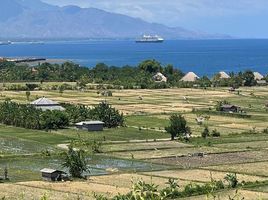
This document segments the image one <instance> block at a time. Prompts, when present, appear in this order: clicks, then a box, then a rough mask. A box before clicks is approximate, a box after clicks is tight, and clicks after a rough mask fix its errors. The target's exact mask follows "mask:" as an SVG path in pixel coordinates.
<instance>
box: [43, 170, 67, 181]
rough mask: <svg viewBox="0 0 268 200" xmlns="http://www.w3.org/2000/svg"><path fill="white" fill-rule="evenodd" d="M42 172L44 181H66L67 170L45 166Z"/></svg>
mask: <svg viewBox="0 0 268 200" xmlns="http://www.w3.org/2000/svg"><path fill="white" fill-rule="evenodd" d="M40 172H41V174H42V178H43V180H44V181H52V182H54V181H64V180H66V177H67V174H66V173H65V172H63V171H60V170H55V169H49V168H44V169H42V170H40Z"/></svg>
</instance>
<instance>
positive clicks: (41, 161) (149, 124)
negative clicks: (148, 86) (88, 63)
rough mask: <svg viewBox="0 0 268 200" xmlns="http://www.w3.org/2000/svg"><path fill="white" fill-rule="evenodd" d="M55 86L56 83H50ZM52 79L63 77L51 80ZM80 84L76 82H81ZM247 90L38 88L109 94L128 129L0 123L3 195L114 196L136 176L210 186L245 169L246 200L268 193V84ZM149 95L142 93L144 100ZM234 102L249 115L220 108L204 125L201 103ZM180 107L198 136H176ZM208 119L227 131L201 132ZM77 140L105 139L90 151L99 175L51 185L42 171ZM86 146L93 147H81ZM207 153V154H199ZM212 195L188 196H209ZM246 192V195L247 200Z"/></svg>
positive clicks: (74, 96)
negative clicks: (173, 125) (174, 119)
mask: <svg viewBox="0 0 268 200" xmlns="http://www.w3.org/2000/svg"><path fill="white" fill-rule="evenodd" d="M46 84H47V85H46V87H49V86H50V85H49V83H46ZM50 84H51V85H53V84H56V83H50ZM73 84H74V83H73ZM240 90H241V91H240V95H238V94H236V93H229V92H228V90H227V89H226V88H221V89H216V88H211V89H207V90H201V89H166V90H113V91H112V92H113V96H112V97H102V96H99V95H98V94H97V91H96V90H90V91H83V92H82V91H64V93H63V94H62V95H60V94H59V92H58V91H51V90H48V91H33V92H31V100H34V99H35V98H36V97H41V96H46V97H48V98H51V99H53V100H56V101H59V102H69V103H80V104H86V105H95V104H98V103H99V102H100V101H102V100H105V99H106V100H107V101H108V102H109V103H111V104H112V105H113V106H114V107H116V108H118V109H120V110H121V111H122V112H123V113H125V116H126V125H127V126H126V127H122V128H117V129H106V130H104V131H103V132H101V133H98V132H92V133H88V132H84V131H77V130H76V129H74V128H73V127H70V128H68V129H65V130H59V131H52V132H45V131H33V130H26V129H21V128H15V127H7V126H4V125H0V176H1V174H2V171H3V169H4V168H5V167H8V169H9V176H10V181H9V182H6V183H0V198H1V197H2V196H5V197H6V199H8V200H9V199H12V200H13V199H18V200H21V199H25V200H26V199H27V200H28V199H30V200H32V199H40V198H41V197H42V196H43V195H46V196H47V199H48V200H54V199H55V200H56V199H57V200H58V199H70V200H73V199H82V200H88V199H90V200H91V199H94V193H98V194H104V195H106V196H114V195H116V194H117V193H118V192H119V193H127V192H128V191H129V190H130V189H131V186H132V181H134V182H136V181H137V180H140V179H143V180H144V181H146V182H149V183H150V182H152V183H155V184H157V185H159V187H160V188H163V187H165V186H166V183H167V182H168V180H169V178H173V179H175V180H177V181H178V183H179V185H180V186H181V188H182V187H183V186H185V185H186V184H189V183H197V184H201V185H202V184H206V183H208V182H210V181H211V178H213V179H215V180H222V181H223V182H224V184H225V185H228V183H227V182H226V181H225V180H224V177H225V176H226V174H227V173H237V177H238V180H239V181H240V182H242V181H243V182H251V184H250V185H243V186H241V187H240V188H239V195H238V196H241V198H242V197H245V199H249V200H252V199H253V200H254V199H259V198H261V199H268V189H267V188H268V175H267V169H268V134H266V133H262V131H263V130H264V129H265V128H267V127H268V112H267V111H266V109H265V108H264V105H265V103H266V102H267V101H268V87H256V88H241V89H240ZM0 93H1V95H0V101H1V100H4V99H6V98H10V99H12V100H13V101H17V102H21V103H27V101H26V96H25V92H23V91H22V92H14V91H13V92H11V91H1V92H0ZM139 97H142V98H139ZM224 99H225V100H228V101H230V102H231V103H233V104H236V105H238V106H241V107H242V108H243V109H244V110H245V111H246V113H247V114H248V115H250V117H249V118H239V117H237V116H231V115H228V116H227V115H224V116H223V115H221V114H219V113H215V112H213V113H210V114H208V113H205V114H202V115H209V120H207V121H205V123H204V124H203V125H198V124H197V123H196V117H197V116H198V115H199V114H197V113H195V112H192V111H193V110H196V109H206V110H208V109H209V108H211V109H213V107H214V106H215V104H216V102H217V101H219V100H224ZM172 113H181V114H183V115H184V116H185V118H186V120H187V122H188V125H189V126H190V127H191V129H192V132H193V136H194V137H193V138H191V140H190V142H184V141H170V140H169V135H168V134H167V133H166V132H165V127H166V126H167V125H168V123H169V120H168V119H169V116H170V115H171V114H172ZM204 125H207V126H208V127H209V129H210V130H213V129H217V130H218V131H219V132H220V133H221V137H219V138H213V137H209V138H207V139H203V138H201V137H200V135H201V131H202V130H203V129H204ZM73 140H77V141H78V140H84V141H93V140H97V141H101V142H102V147H101V150H102V153H99V154H95V155H92V154H89V155H88V163H89V167H90V168H91V176H90V177H89V178H88V179H87V180H83V181H79V180H75V181H72V182H66V183H46V182H43V181H42V180H41V177H40V172H39V170H40V169H42V168H45V167H51V168H58V169H63V170H66V169H64V168H62V166H61V163H62V160H61V159H62V157H61V156H60V155H61V153H62V152H63V151H65V150H66V146H67V145H68V144H69V143H70V142H71V141H73ZM79 148H84V149H85V150H86V151H90V149H87V148H89V147H86V146H82V145H81V146H80V147H79ZM198 153H199V154H200V153H202V155H204V156H196V155H197V154H198ZM234 195H235V190H233V189H225V190H223V191H219V192H218V193H217V196H219V199H229V196H234ZM205 198H207V197H205V196H202V195H201V196H196V197H189V198H187V199H191V200H194V199H205ZM241 198H240V199H241Z"/></svg>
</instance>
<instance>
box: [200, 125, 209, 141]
mask: <svg viewBox="0 0 268 200" xmlns="http://www.w3.org/2000/svg"><path fill="white" fill-rule="evenodd" d="M209 135H210V133H209V129H208V127H207V126H205V128H204V130H203V132H202V133H201V136H202V138H205V139H206V138H207V137H209Z"/></svg>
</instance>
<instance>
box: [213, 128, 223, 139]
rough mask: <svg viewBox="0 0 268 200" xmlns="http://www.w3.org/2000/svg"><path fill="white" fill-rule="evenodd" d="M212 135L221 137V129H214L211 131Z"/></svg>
mask: <svg viewBox="0 0 268 200" xmlns="http://www.w3.org/2000/svg"><path fill="white" fill-rule="evenodd" d="M211 136H212V137H220V136H221V133H220V132H219V131H217V130H216V129H214V130H213V131H212V133H211Z"/></svg>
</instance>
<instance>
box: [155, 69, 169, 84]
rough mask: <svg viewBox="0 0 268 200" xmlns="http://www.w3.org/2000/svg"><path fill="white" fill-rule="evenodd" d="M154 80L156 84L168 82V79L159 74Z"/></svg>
mask: <svg viewBox="0 0 268 200" xmlns="http://www.w3.org/2000/svg"><path fill="white" fill-rule="evenodd" d="M153 80H154V81H155V82H165V83H166V82H167V77H165V76H164V75H163V74H162V73H160V72H158V73H157V74H156V75H154V76H153Z"/></svg>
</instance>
